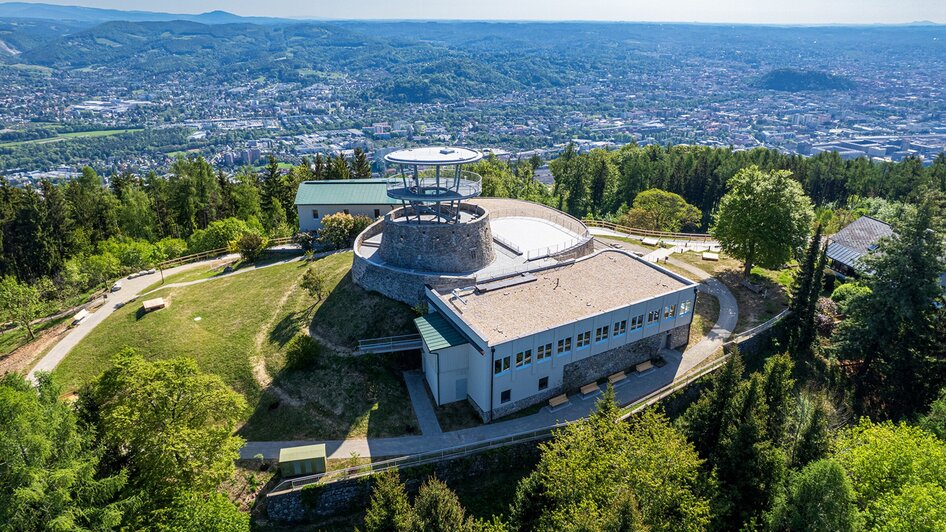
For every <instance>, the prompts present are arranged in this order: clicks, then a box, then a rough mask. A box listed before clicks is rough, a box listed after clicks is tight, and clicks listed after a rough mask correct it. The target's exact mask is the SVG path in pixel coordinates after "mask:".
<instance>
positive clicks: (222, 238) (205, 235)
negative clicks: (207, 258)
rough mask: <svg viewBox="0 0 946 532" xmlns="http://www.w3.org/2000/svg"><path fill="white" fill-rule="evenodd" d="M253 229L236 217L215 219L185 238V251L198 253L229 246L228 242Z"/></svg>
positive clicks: (252, 231) (251, 231)
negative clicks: (205, 227) (204, 227)
mask: <svg viewBox="0 0 946 532" xmlns="http://www.w3.org/2000/svg"><path fill="white" fill-rule="evenodd" d="M254 232H257V233H258V231H255V230H253V229H251V228H250V226H249V225H248V224H247V223H246V222H244V221H243V220H238V219H236V218H226V219H223V220H217V221H216V222H213V223H211V224H210V225H208V226H207V229H200V230H198V231H195V232H194V234H192V235H191V236H190V238H189V239H187V251H188V252H189V253H200V252H202V251H210V250H212V249H220V248H225V247H227V246H229V244H230V242H232V241H234V240H236V239H238V238H240V236H242V235H244V234H245V233H254Z"/></svg>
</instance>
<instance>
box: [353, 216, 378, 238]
mask: <svg viewBox="0 0 946 532" xmlns="http://www.w3.org/2000/svg"><path fill="white" fill-rule="evenodd" d="M374 222H375V221H374V219H373V218H369V217H368V216H362V215H358V216H353V217H352V228H351V234H350V235H349V238H348V240H349V241H350V242H354V241H355V238H357V237H358V235H360V234H361V232H362V231H364V230H365V229H367V228H368V226H369V225H371V224H373V223H374Z"/></svg>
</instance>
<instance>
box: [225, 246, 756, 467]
mask: <svg viewBox="0 0 946 532" xmlns="http://www.w3.org/2000/svg"><path fill="white" fill-rule="evenodd" d="M670 262H671V263H672V264H674V265H676V266H679V267H681V268H684V269H686V270H687V271H689V272H691V273H692V274H693V275H694V276H695V277H697V278H699V279H701V280H702V284H700V285H699V289H700V290H701V291H704V292H706V293H708V294H710V295H713V296H715V297H716V298H717V299H718V300H719V319H718V320H717V322H716V324H715V325H714V326H713V329H712V331H710V333H709V334H708V335H707V336H706V337H705V338H703V340H701V341H700V342H697V343H696V344H694V345H692V346H690V347H689V348H688V349H687V350H686V351H685V352H683V353H680V352H678V351H673V350H663V351H662V352H661V355H662V356H663V357H664V359H665V360H666V361H667V364H666V365H664V366H663V367H661V368H654V369H652V370H648V371H647V372H646V373H644V374H635V373H632V374H630V375H627V377H626V379H625V380H624V382H623V383H622V384H621V386H618V387H616V388H615V390H614V391H615V395H616V397H617V401H618V403H619V404H621V405H626V404H628V403H632V402H634V401H636V400H637V399H640V398H641V397H644V396H646V395H648V394H650V393H652V392H654V391H657V390H659V389H661V388H664V387H666V386H670V385H672V384H673V383H674V382H675V381H677V380H679V379H681V378H682V377H683V376H684V375H685V374H686V373H688V372H689V371H690V370H692V369H693V368H694V367H696V366H697V365H698V364H700V363H701V362H703V361H704V360H706V359H707V358H708V357H709V356H711V355H712V354H713V353H715V352H716V351H717V350H719V349H720V348H722V346H723V342H724V341H725V340H726V339H727V338H729V336H731V335H732V332H733V330H734V329H735V328H736V321H737V320H738V318H739V310H738V307H737V304H736V298H735V297H733V295H732V293H730V291H729V289H727V288H726V286H725V285H724V284H723V283H721V282H719V281H717V280H716V279H712V278H707V275H706V273H705V272H703V270H700V269H699V268H696V267H694V266H690V265H688V264H685V263H683V262H680V261H675V260H673V259H670ZM596 395H597V394H596ZM411 400H412V402H413V403H414V410H415V412H417V411H422V412H428V411H429V410H430V409H431V405H430V400H429V399H428V398H427V396H426V394H423V395H421V394H419V393H416V394H411ZM421 401H422V403H421ZM595 403H596V401H592V400H587V401H582V400H581V395H580V394H577V393H575V394H573V395H571V396H569V397H568V401H567V402H565V403H562V404H561V405H558V406H556V407H555V408H554V409H550V408H549V407H548V406H547V405H546V406H544V407H543V408H542V410H540V411H539V412H537V413H535V414H532V415H530V416H523V417H519V418H515V419H510V420H508V421H497V422H494V423H489V424H485V425H480V426H476V427H471V428H467V429H462V430H457V431H452V432H439V431H436V430H430V431H429V432H428V431H424V433H423V434H422V435H420V436H400V437H396V438H370V439H366V438H352V439H347V440H329V441H324V440H319V441H315V440H304V441H251V442H247V443H246V445H244V446H243V449H241V450H240V456H241V458H253V457H255V456H257V455H263V457H264V458H267V459H275V458H278V457H279V449H281V448H282V447H293V446H297V445H311V444H316V443H324V444H326V452H327V455H328V456H327V457H328V458H350V457H351V454H352V453H357V454H358V456H361V457H364V458H366V457H398V456H406V455H411V454H418V453H426V452H431V451H439V450H443V449H449V448H451V447H456V446H458V445H465V444H470V443H477V442H482V441H487V440H492V439H494V438H500V437H504V436H508V435H510V434H516V433H519V432H528V431H532V430H540V429H544V428H547V427H551V426H554V425H556V424H557V423H559V422H562V421H574V420H577V419H581V418H583V417H587V416H588V415H589V414H590V413H591V412H592V411H593V410H594V408H595Z"/></svg>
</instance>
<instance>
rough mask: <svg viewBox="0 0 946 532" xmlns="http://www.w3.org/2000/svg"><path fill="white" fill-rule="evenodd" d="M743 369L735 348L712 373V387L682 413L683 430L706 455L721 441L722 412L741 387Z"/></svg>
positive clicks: (713, 450)
mask: <svg viewBox="0 0 946 532" xmlns="http://www.w3.org/2000/svg"><path fill="white" fill-rule="evenodd" d="M744 370H745V368H744V366H743V363H742V357H741V356H740V355H739V351H733V353H732V354H731V355H730V356H729V360H727V361H726V364H725V365H724V366H723V368H722V369H721V370H720V371H719V373H717V374H716V376H714V377H713V380H712V383H711V384H710V387H709V388H708V389H707V390H706V391H705V392H703V394H702V395H701V396H700V398H699V399H698V400H697V401H696V402H695V403H693V404H692V405H691V406H690V407H689V408H688V409H687V410H686V412H685V413H684V415H683V419H682V423H681V424H682V428H683V432H684V433H685V434H686V435H687V439H689V440H690V441H691V442H693V444H694V445H695V446H696V450H697V451H699V453H700V456H702V457H704V458H708V457H710V456H712V454H713V453H714V452H715V450H716V448H717V445H718V444H719V439H720V437H721V433H722V429H723V416H724V415H725V413H726V411H727V409H728V408H729V404H730V402H731V401H732V400H733V397H734V396H735V395H736V390H738V389H739V383H740V382H741V381H742V373H743V371H744Z"/></svg>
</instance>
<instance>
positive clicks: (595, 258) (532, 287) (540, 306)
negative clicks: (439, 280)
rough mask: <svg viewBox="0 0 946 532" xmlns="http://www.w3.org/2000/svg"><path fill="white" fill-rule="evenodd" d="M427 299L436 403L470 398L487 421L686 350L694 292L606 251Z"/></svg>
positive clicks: (428, 371) (425, 321)
mask: <svg viewBox="0 0 946 532" xmlns="http://www.w3.org/2000/svg"><path fill="white" fill-rule="evenodd" d="M426 295H427V302H428V305H429V308H430V310H431V312H430V314H428V315H426V316H422V317H420V318H418V319H417V320H416V323H417V327H418V330H419V331H420V333H421V337H422V339H423V369H424V375H425V377H426V379H427V384H428V385H429V387H430V390H431V393H432V395H433V397H434V400H435V401H436V403H437V404H438V405H444V404H448V403H452V402H455V401H462V400H467V401H469V403H470V404H471V405H472V406H473V407H474V409H476V410H477V412H478V413H479V414H480V415H481V416H482V417H483V419H484V420H491V419H495V418H497V417H501V416H503V415H506V414H508V413H511V412H514V411H516V410H520V409H522V408H525V407H528V406H530V405H533V404H537V403H540V402H543V401H545V400H548V399H549V398H551V397H554V396H556V395H559V394H561V393H565V392H568V391H572V390H577V389H578V388H580V387H581V386H584V385H586V384H589V383H593V382H596V381H598V380H600V379H603V378H606V377H608V376H609V375H611V374H614V373H617V372H620V371H625V370H629V369H631V368H633V367H634V366H635V365H637V364H639V363H641V362H644V361H647V360H650V359H653V358H656V357H657V355H658V353H659V351H660V350H661V349H663V348H680V347H682V346H684V345H686V343H687V339H688V338H689V331H690V323H691V321H692V318H693V308H694V304H695V301H696V286H695V284H694V283H693V282H692V281H690V280H688V279H685V278H683V277H680V276H678V275H676V274H674V273H672V272H670V271H668V270H665V269H663V268H661V267H659V266H657V265H655V264H652V263H649V262H647V261H645V260H643V259H640V258H638V257H636V256H634V255H632V254H630V253H627V252H624V251H618V250H603V251H598V252H596V253H593V254H592V255H589V256H585V257H582V258H580V259H578V260H575V261H574V262H570V263H568V264H564V265H558V266H553V267H550V268H547V269H544V270H541V271H532V272H527V273H523V274H521V275H518V276H514V277H511V278H505V279H499V280H496V281H492V282H487V283H483V284H479V285H476V286H473V287H470V288H468V289H459V290H448V291H438V290H434V289H430V288H428V289H427V292H426Z"/></svg>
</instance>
